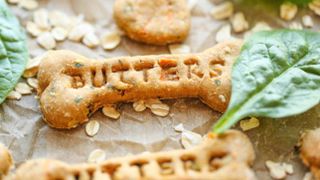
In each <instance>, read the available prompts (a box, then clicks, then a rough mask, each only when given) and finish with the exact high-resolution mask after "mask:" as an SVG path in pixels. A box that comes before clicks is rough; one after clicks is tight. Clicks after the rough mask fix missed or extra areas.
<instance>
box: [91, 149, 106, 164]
mask: <svg viewBox="0 0 320 180" xmlns="http://www.w3.org/2000/svg"><path fill="white" fill-rule="evenodd" d="M105 158H106V153H105V152H104V151H103V150H102V149H96V150H93V151H92V152H91V153H90V154H89V157H88V163H101V162H102V161H104V160H105Z"/></svg>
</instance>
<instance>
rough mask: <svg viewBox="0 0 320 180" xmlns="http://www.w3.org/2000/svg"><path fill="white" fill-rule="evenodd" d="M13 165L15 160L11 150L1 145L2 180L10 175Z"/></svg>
mask: <svg viewBox="0 0 320 180" xmlns="http://www.w3.org/2000/svg"><path fill="white" fill-rule="evenodd" d="M12 165H13V160H12V156H11V154H10V153H9V150H8V149H7V148H6V147H4V146H3V145H2V144H1V143H0V179H2V178H3V177H4V176H5V175H7V174H8V172H9V170H10V168H11V167H12Z"/></svg>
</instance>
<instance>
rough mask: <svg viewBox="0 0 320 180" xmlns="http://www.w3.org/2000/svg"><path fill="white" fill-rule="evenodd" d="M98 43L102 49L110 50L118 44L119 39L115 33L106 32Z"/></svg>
mask: <svg viewBox="0 0 320 180" xmlns="http://www.w3.org/2000/svg"><path fill="white" fill-rule="evenodd" d="M100 41H101V45H102V48H103V49H105V50H112V49H114V48H116V47H117V46H118V45H119V44H120V42H121V37H120V35H119V33H118V32H116V31H114V32H107V33H105V34H104V35H103V36H102V37H101V40H100Z"/></svg>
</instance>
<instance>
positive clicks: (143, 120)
mask: <svg viewBox="0 0 320 180" xmlns="http://www.w3.org/2000/svg"><path fill="white" fill-rule="evenodd" d="M40 2H41V6H42V7H45V8H48V9H50V10H54V9H58V10H60V11H64V12H66V13H68V14H70V15H75V14H83V15H84V17H85V19H86V20H88V21H90V22H92V23H94V24H95V26H96V30H97V32H98V33H97V34H99V35H101V33H102V32H104V31H106V30H110V29H115V28H116V25H115V23H114V21H113V19H112V6H113V1H112V0H90V1H88V0H51V1H40ZM237 4H238V5H237V6H236V9H237V11H239V10H241V11H244V12H245V14H246V17H247V19H248V20H249V22H250V26H251V27H252V26H253V25H254V24H255V23H256V22H257V21H265V22H268V23H269V24H270V25H272V26H273V27H278V28H279V27H285V26H287V25H288V23H286V22H283V21H281V20H280V19H279V18H278V9H266V8H264V7H261V6H260V5H259V4H258V5H256V6H247V5H243V4H239V3H238V2H237ZM213 6H214V2H213V1H209V0H199V1H198V3H197V4H196V6H195V7H194V9H193V11H192V29H191V32H190V35H189V37H188V39H187V40H186V41H185V44H188V45H189V46H190V47H191V51H192V52H200V51H202V50H205V49H206V48H209V47H211V46H213V45H214V44H215V43H216V42H215V33H216V32H217V31H218V29H219V28H220V27H221V26H222V25H224V24H226V23H228V21H216V20H214V19H213V18H212V17H211V16H210V10H211V9H212V7H213ZM12 10H13V11H14V13H15V14H16V15H17V16H18V17H19V19H20V20H21V23H22V24H25V23H26V21H27V20H30V19H31V18H32V13H30V12H28V11H25V10H21V9H20V8H17V7H14V6H12ZM305 13H309V14H311V15H312V13H311V12H309V11H306V10H300V11H299V17H301V15H302V14H305ZM312 16H313V17H314V20H315V21H316V22H318V19H319V17H316V16H314V15H312ZM296 21H301V18H297V19H296ZM236 36H237V37H241V36H242V35H241V34H239V35H236ZM28 43H29V51H30V55H31V57H34V56H37V55H39V54H41V53H43V52H44V50H43V49H41V48H40V47H39V46H38V45H37V44H36V42H35V39H33V38H30V37H29V39H28ZM57 49H70V50H73V51H76V52H79V53H81V54H83V55H85V56H88V57H92V58H101V57H106V58H107V57H114V56H119V55H144V54H161V53H168V48H167V47H156V46H149V45H144V44H140V43H137V42H134V41H132V40H130V39H128V38H126V37H123V38H122V42H121V44H120V46H119V47H117V48H116V49H115V50H113V51H104V50H102V49H101V48H97V49H89V48H87V47H85V46H84V45H82V44H80V43H73V42H70V41H65V42H63V43H60V44H59V45H58V48H57ZM34 95H35V94H33V95H30V96H24V97H23V98H22V99H21V100H20V101H15V100H6V101H5V102H4V103H3V104H2V105H1V106H0V142H2V143H4V144H5V145H7V146H8V147H9V149H10V150H11V151H12V153H13V156H14V159H15V162H16V165H19V164H21V163H22V162H23V161H25V160H27V159H32V158H42V157H46V158H56V159H60V160H63V161H66V162H69V163H77V162H86V160H87V157H88V155H89V153H90V152H91V151H92V150H94V149H97V148H101V149H104V150H105V152H106V153H107V158H109V157H115V156H125V155H127V154H129V153H130V154H137V153H141V152H143V151H151V152H155V151H165V150H170V149H179V148H182V146H181V144H180V138H181V134H180V133H178V132H176V131H174V129H173V127H174V126H176V125H177V124H179V123H183V125H184V127H185V128H186V129H188V130H191V131H194V132H197V133H200V134H202V135H204V134H205V133H207V132H208V131H209V130H210V128H211V126H212V125H213V124H214V122H215V121H216V120H217V119H218V118H219V117H220V114H219V113H217V112H214V111H212V110H211V109H210V108H208V107H207V106H206V105H204V104H202V103H201V102H200V101H199V100H196V99H179V100H170V101H165V102H166V103H168V104H170V107H171V109H170V114H169V116H167V117H165V118H162V117H157V116H154V115H152V114H151V112H150V111H149V110H147V111H145V112H143V113H138V112H135V111H134V110H133V109H132V104H121V105H120V111H121V117H120V119H119V120H111V119H109V118H107V117H105V116H104V115H103V114H102V113H101V112H97V113H95V114H94V115H93V117H91V119H92V120H93V119H95V120H98V121H99V122H100V124H101V127H100V130H99V132H98V134H97V135H96V136H94V137H88V136H87V135H86V134H85V131H84V126H81V127H79V128H76V129H74V130H69V131H61V130H55V129H52V128H49V127H48V126H47V125H46V124H45V123H44V122H43V121H42V119H41V112H40V111H39V108H38V105H39V104H38V102H37V100H36V99H35V98H34ZM260 123H261V125H260V126H259V127H258V128H256V129H254V130H251V131H248V132H246V133H247V134H248V135H249V136H250V138H251V140H252V142H253V144H254V146H255V148H256V154H257V159H256V161H255V164H254V169H255V170H256V173H257V175H258V177H259V179H270V176H269V174H268V171H267V170H266V168H265V165H264V162H265V161H266V160H273V161H282V162H287V163H292V164H293V165H294V174H293V175H291V176H289V177H288V179H302V176H303V175H304V174H305V172H307V169H306V168H305V167H304V166H303V165H302V163H301V161H300V160H299V158H298V152H297V150H296V148H295V145H296V143H297V142H298V136H299V133H300V132H302V131H303V130H305V129H311V128H315V127H320V106H319V105H318V106H317V107H315V108H313V109H312V110H310V111H308V112H306V113H305V114H303V115H299V116H296V117H291V118H286V119H283V120H272V119H263V118H260Z"/></svg>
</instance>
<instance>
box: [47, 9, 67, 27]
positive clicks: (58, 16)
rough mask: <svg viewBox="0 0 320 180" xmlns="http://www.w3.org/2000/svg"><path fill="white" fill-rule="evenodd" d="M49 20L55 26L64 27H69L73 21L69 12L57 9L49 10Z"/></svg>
mask: <svg viewBox="0 0 320 180" xmlns="http://www.w3.org/2000/svg"><path fill="white" fill-rule="evenodd" d="M49 22H50V24H51V25H52V26H54V27H62V28H69V26H70V23H71V22H70V18H69V16H68V15H67V14H65V13H63V12H61V11H57V10H55V11H51V12H49Z"/></svg>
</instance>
